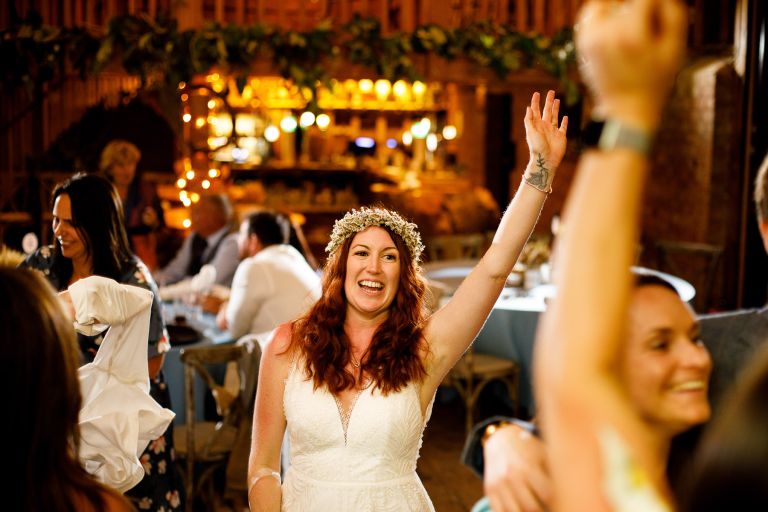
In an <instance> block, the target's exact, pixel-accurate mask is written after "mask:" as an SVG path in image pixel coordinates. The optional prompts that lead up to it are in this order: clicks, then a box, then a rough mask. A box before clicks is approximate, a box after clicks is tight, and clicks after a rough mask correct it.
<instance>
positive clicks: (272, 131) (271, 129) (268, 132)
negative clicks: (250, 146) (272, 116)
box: [264, 124, 280, 142]
mask: <svg viewBox="0 0 768 512" xmlns="http://www.w3.org/2000/svg"><path fill="white" fill-rule="evenodd" d="M264 138H265V139H267V141H268V142H275V141H276V140H277V139H279V138H280V128H278V127H277V126H275V125H273V124H271V125H269V126H267V127H266V128H265V129H264Z"/></svg>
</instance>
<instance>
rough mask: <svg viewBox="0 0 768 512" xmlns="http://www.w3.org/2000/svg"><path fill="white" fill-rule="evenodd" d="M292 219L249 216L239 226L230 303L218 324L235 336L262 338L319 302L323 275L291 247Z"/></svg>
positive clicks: (260, 214)
mask: <svg viewBox="0 0 768 512" xmlns="http://www.w3.org/2000/svg"><path fill="white" fill-rule="evenodd" d="M289 232H290V224H289V220H288V219H287V218H286V217H284V216H283V215H280V214H277V213H275V212H272V211H268V210H265V211H259V212H256V213H253V214H251V215H249V216H248V217H247V218H246V219H245V220H243V222H242V224H241V225H240V233H239V237H238V244H239V248H240V257H241V258H243V260H242V262H241V263H240V265H239V266H238V267H237V271H236V272H235V277H234V279H233V280H232V289H231V292H230V296H229V301H227V302H224V303H223V304H222V305H221V308H220V309H219V314H218V316H217V318H216V321H217V323H218V325H219V327H220V328H221V329H226V330H228V331H229V333H230V334H231V335H232V337H233V338H239V337H241V336H243V335H245V334H262V333H267V332H269V331H272V330H273V329H275V328H276V327H277V326H278V325H280V324H282V323H284V322H287V321H290V320H293V319H294V318H296V317H298V316H299V315H301V314H302V313H304V312H305V311H306V310H307V309H309V307H310V306H312V305H313V304H314V303H315V301H317V299H319V298H320V291H321V287H320V277H319V276H318V275H317V274H316V273H315V271H314V270H312V267H310V266H309V264H308V263H307V261H306V260H305V259H304V257H303V256H302V255H301V253H299V251H297V250H296V249H294V248H293V247H292V246H290V245H288V237H289Z"/></svg>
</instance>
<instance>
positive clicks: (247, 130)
mask: <svg viewBox="0 0 768 512" xmlns="http://www.w3.org/2000/svg"><path fill="white" fill-rule="evenodd" d="M235 131H236V132H237V133H238V135H255V134H256V116H254V115H253V114H238V115H237V117H235Z"/></svg>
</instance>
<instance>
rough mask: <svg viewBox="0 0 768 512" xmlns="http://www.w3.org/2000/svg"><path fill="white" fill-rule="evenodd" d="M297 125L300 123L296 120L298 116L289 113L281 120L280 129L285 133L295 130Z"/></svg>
mask: <svg viewBox="0 0 768 512" xmlns="http://www.w3.org/2000/svg"><path fill="white" fill-rule="evenodd" d="M297 126H298V123H297V122H296V118H295V117H294V116H293V115H291V114H288V115H287V116H285V117H284V118H282V119H281V120H280V129H282V130H283V131H284V132H285V133H293V132H295V131H296V127H297Z"/></svg>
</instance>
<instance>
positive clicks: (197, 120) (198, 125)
mask: <svg viewBox="0 0 768 512" xmlns="http://www.w3.org/2000/svg"><path fill="white" fill-rule="evenodd" d="M203 126H205V118H204V117H197V118H195V128H202V127H203Z"/></svg>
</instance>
